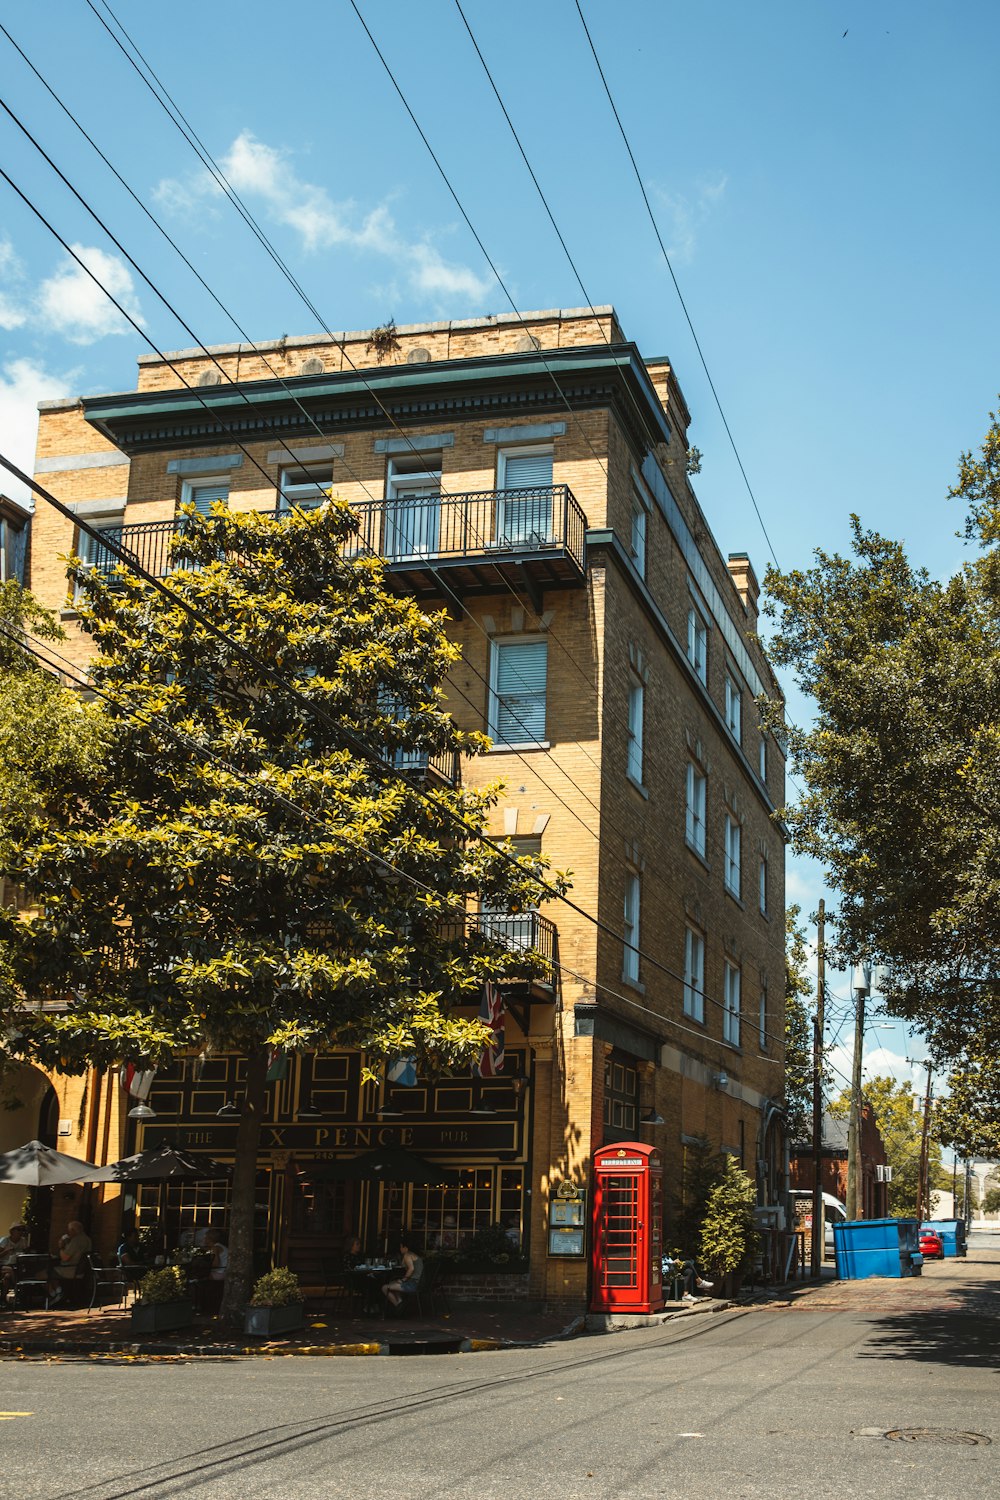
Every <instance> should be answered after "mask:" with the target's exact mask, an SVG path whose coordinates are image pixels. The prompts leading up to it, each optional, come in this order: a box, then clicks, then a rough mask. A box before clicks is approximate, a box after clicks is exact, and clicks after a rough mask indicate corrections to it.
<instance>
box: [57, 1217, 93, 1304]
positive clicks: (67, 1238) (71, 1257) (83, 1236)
mask: <svg viewBox="0 0 1000 1500" xmlns="http://www.w3.org/2000/svg"><path fill="white" fill-rule="evenodd" d="M92 1249H93V1245H92V1242H91V1238H90V1235H89V1234H88V1233H87V1232H86V1230H85V1229H84V1227H83V1225H82V1224H81V1223H80V1220H79V1219H70V1221H69V1223H68V1224H67V1226H66V1233H65V1234H64V1235H63V1237H62V1239H61V1240H60V1241H59V1258H58V1261H57V1262H56V1264H55V1265H54V1266H53V1268H52V1271H51V1273H50V1275H49V1305H50V1306H51V1307H56V1306H58V1304H59V1303H60V1302H61V1301H62V1297H63V1291H64V1289H65V1287H66V1284H67V1282H70V1281H75V1280H76V1277H77V1274H78V1272H79V1269H80V1262H81V1261H82V1260H83V1257H84V1256H85V1255H89V1254H90V1252H91V1250H92Z"/></svg>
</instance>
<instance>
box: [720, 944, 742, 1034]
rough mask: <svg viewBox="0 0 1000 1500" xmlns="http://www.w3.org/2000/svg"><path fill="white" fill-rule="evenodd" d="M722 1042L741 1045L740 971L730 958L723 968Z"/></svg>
mask: <svg viewBox="0 0 1000 1500" xmlns="http://www.w3.org/2000/svg"><path fill="white" fill-rule="evenodd" d="M722 1040H723V1041H724V1042H728V1043H729V1045H730V1047H738V1046H739V1045H740V971H739V969H738V968H737V966H736V965H735V964H731V963H730V962H729V960H728V958H727V959H726V961H725V963H724V964H723V968H722Z"/></svg>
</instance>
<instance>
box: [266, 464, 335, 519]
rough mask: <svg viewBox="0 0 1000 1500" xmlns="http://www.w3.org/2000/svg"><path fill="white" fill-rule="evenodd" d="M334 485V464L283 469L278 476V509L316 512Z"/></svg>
mask: <svg viewBox="0 0 1000 1500" xmlns="http://www.w3.org/2000/svg"><path fill="white" fill-rule="evenodd" d="M332 484H333V464H332V463H331V464H317V465H310V466H309V467H307V468H296V469H282V470H281V473H280V474H279V476H278V509H279V510H280V511H283V512H284V511H290V510H315V509H316V507H317V506H318V505H322V504H323V501H324V500H325V499H326V496H327V491H328V490H329V489H330V487H331V485H332Z"/></svg>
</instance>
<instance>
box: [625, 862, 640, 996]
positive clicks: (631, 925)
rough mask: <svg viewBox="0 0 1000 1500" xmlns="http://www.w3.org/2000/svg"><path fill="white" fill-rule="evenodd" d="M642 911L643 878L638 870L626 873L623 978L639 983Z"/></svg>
mask: <svg viewBox="0 0 1000 1500" xmlns="http://www.w3.org/2000/svg"><path fill="white" fill-rule="evenodd" d="M641 911H642V878H641V876H640V874H639V871H638V870H631V869H629V870H626V871H625V913H624V917H625V924H624V936H623V944H622V978H623V979H626V980H627V981H628V982H629V983H630V984H638V983H639V918H640V914H641Z"/></svg>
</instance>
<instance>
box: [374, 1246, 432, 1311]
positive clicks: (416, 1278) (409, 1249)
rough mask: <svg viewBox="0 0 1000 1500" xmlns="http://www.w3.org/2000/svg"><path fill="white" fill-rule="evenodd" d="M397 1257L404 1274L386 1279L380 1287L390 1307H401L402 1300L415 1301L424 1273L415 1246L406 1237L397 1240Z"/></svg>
mask: <svg viewBox="0 0 1000 1500" xmlns="http://www.w3.org/2000/svg"><path fill="white" fill-rule="evenodd" d="M399 1258H400V1260H401V1261H402V1263H403V1272H404V1274H403V1275H402V1276H401V1277H400V1278H399V1279H398V1280H397V1281H387V1282H386V1284H385V1286H384V1287H383V1288H382V1295H383V1297H385V1299H386V1301H387V1302H388V1303H389V1306H390V1307H402V1305H403V1303H404V1302H408V1301H415V1300H416V1296H417V1292H418V1291H419V1290H420V1278H421V1277H422V1276H423V1274H424V1263H423V1260H422V1258H421V1256H420V1253H419V1251H418V1249H417V1246H416V1245H414V1244H412V1243H411V1242H410V1241H409V1240H407V1239H401V1240H400V1242H399Z"/></svg>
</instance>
